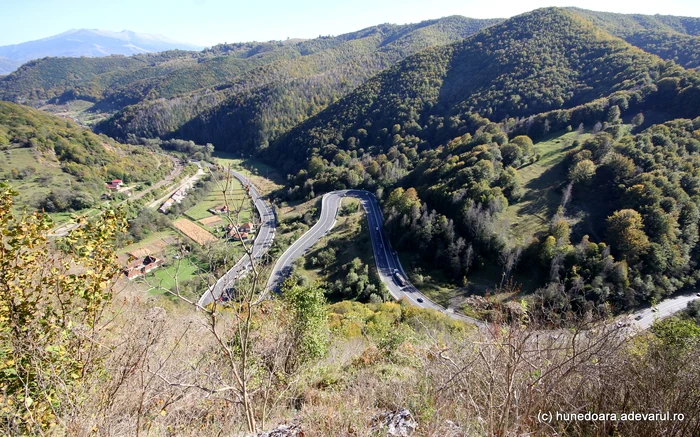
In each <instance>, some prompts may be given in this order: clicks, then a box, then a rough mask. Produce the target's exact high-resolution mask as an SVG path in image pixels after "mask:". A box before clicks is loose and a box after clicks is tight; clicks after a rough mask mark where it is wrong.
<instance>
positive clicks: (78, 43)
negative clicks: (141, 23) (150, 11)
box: [0, 29, 203, 74]
mask: <svg viewBox="0 0 700 437" xmlns="http://www.w3.org/2000/svg"><path fill="white" fill-rule="evenodd" d="M202 48H203V47H201V46H197V45H194V44H188V43H184V42H180V41H175V40H172V39H169V38H166V37H164V36H161V35H151V34H147V33H136V32H132V31H130V30H122V31H121V32H110V31H107V30H98V29H71V30H69V31H67V32H63V33H61V34H59V35H54V36H50V37H48V38H42V39H38V40H36V41H28V42H24V43H20V44H13V45H8V46H1V47H0V74H8V73H11V72H12V71H14V70H16V69H17V68H19V66H20V65H22V64H24V63H25V62H29V61H31V60H34V59H40V58H44V57H46V56H55V57H59V56H63V57H72V58H77V57H81V56H89V57H101V56H109V55H126V56H129V55H136V54H139V53H152V52H162V51H166V50H173V49H181V50H201V49H202Z"/></svg>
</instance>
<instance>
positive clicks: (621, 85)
mask: <svg viewBox="0 0 700 437" xmlns="http://www.w3.org/2000/svg"><path fill="white" fill-rule="evenodd" d="M662 75H673V76H682V75H686V76H687V73H685V72H679V71H676V70H673V69H672V68H671V67H669V66H667V65H666V64H665V63H664V62H663V61H662V60H661V59H659V58H657V57H655V56H653V55H650V54H647V53H645V52H643V51H641V50H639V49H636V48H634V47H632V46H630V45H629V44H627V43H625V42H624V41H622V40H620V39H617V38H615V37H612V36H611V35H609V34H607V33H605V32H603V31H601V30H600V29H598V28H596V27H594V26H593V25H592V24H591V23H590V22H588V21H585V20H583V19H581V18H579V17H578V16H576V15H575V14H573V13H571V12H568V11H565V10H561V9H542V10H538V11H534V12H531V13H528V14H525V15H522V16H519V17H516V18H513V19H510V20H508V21H506V22H504V23H502V24H499V25H496V26H493V27H490V28H488V29H485V30H484V31H482V32H480V33H478V34H476V35H474V36H473V37H471V38H467V39H466V40H464V41H463V42H457V43H454V44H451V45H448V46H443V47H437V48H434V49H429V50H426V51H423V52H421V53H419V54H417V55H415V56H411V57H409V58H407V59H406V60H404V61H402V62H400V63H399V64H397V65H395V66H394V67H392V68H391V69H389V70H387V71H385V72H383V73H381V74H380V75H378V76H376V77H374V78H372V79H371V80H369V81H368V82H367V83H366V84H365V85H363V86H362V87H360V88H359V89H358V90H357V91H356V92H354V93H352V94H351V95H349V96H348V97H346V98H344V99H342V100H341V101H339V102H338V103H336V104H334V105H333V106H331V107H330V108H329V109H328V110H326V111H324V112H323V113H321V114H319V116H318V117H315V118H314V119H311V120H309V121H308V122H307V123H304V124H303V125H300V126H299V127H297V128H296V129H294V130H293V131H292V132H290V134H289V135H287V136H286V137H285V138H283V139H282V140H281V141H279V142H278V144H276V145H275V147H273V149H272V150H271V151H270V156H271V159H275V160H277V161H279V162H281V163H283V165H286V166H288V168H289V169H290V170H291V169H293V167H294V166H295V165H298V164H299V162H300V160H302V161H303V160H305V159H308V156H307V155H306V154H301V153H299V151H300V150H311V151H313V150H315V151H316V153H318V152H319V151H320V150H321V149H322V148H323V147H325V146H327V145H328V144H332V145H335V146H338V147H340V148H343V149H355V148H358V147H363V146H364V145H365V144H366V145H369V146H373V147H374V150H372V151H373V152H375V153H377V152H379V151H381V150H382V149H384V150H386V149H387V148H388V147H390V146H392V145H394V146H399V145H401V144H404V145H408V146H410V147H412V148H417V149H421V148H425V147H430V146H433V147H434V146H436V145H437V144H440V143H443V144H444V143H445V142H446V141H448V140H450V139H451V138H455V137H457V136H459V135H461V134H464V133H465V132H467V131H470V130H471V131H472V132H473V130H474V129H475V127H477V126H475V123H476V122H475V120H474V115H475V114H476V115H479V116H481V117H488V118H489V119H491V120H494V121H501V120H503V119H504V118H506V117H509V118H517V119H518V120H517V121H518V122H519V121H520V119H523V118H527V117H529V116H531V115H533V114H537V113H540V112H544V111H550V110H554V109H560V108H572V107H575V106H577V105H582V104H585V103H588V102H591V101H593V100H595V99H598V98H601V97H605V96H608V95H611V94H613V93H615V92H631V93H632V95H633V96H634V97H632V101H639V100H641V99H644V98H646V97H645V96H646V95H647V94H648V93H650V92H652V88H653V83H654V82H655V81H658V80H659V78H660V77H661V76H662ZM633 90H634V91H633ZM625 100H629V96H628V97H627V98H625ZM581 121H584V120H581ZM576 124H577V125H578V123H576ZM330 153H331V154H332V153H333V151H332V150H330ZM325 157H326V158H327V159H328V158H332V156H325Z"/></svg>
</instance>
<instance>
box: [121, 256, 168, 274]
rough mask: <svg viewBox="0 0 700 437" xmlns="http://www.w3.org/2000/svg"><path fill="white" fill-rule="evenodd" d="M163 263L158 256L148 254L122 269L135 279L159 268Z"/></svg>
mask: <svg viewBox="0 0 700 437" xmlns="http://www.w3.org/2000/svg"><path fill="white" fill-rule="evenodd" d="M162 265H163V260H162V259H160V258H156V257H154V256H151V255H147V256H144V257H143V258H139V259H137V260H134V261H132V262H131V263H129V265H127V266H126V267H124V270H122V271H123V272H124V274H125V275H126V277H127V278H129V279H134V278H136V277H138V276H141V275H145V274H146V273H148V272H150V271H151V270H153V269H155V268H158V267H160V266H162Z"/></svg>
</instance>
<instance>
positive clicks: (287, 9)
mask: <svg viewBox="0 0 700 437" xmlns="http://www.w3.org/2000/svg"><path fill="white" fill-rule="evenodd" d="M545 6H578V7H582V8H585V9H592V10H597V11H606V12H621V13H641V14H664V15H684V16H691V17H700V1H698V0H664V1H658V0H655V1H649V0H617V1H610V0H586V1H582V0H565V1H558V0H549V1H547V0H544V1H543V0H519V1H499V0H492V1H489V0H352V1H342V0H257V1H255V0H246V1H241V0H0V17H2V23H3V25H2V30H1V31H0V46H2V45H8V44H17V43H20V42H24V41H31V40H35V39H40V38H45V37H47V36H51V35H55V34H58V33H62V32H65V31H67V30H69V29H79V28H88V29H104V30H111V31H121V30H124V29H127V30H132V31H134V32H143V33H154V34H161V35H164V36H167V37H169V38H172V39H175V40H178V41H183V42H188V43H192V44H198V45H202V46H212V45H214V44H217V43H223V42H228V43H231V42H241V41H269V40H280V39H287V38H315V37H317V36H319V35H339V34H342V33H347V32H351V31H354V30H359V29H362V28H365V27H369V26H373V25H376V24H380V23H396V24H405V23H416V22H419V21H423V20H429V19H434V18H440V17H445V16H448V15H463V16H466V17H472V18H507V17H511V16H513V15H518V14H521V13H523V12H527V11H530V10H532V9H536V8H539V7H545Z"/></svg>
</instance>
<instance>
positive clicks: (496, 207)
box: [266, 8, 700, 314]
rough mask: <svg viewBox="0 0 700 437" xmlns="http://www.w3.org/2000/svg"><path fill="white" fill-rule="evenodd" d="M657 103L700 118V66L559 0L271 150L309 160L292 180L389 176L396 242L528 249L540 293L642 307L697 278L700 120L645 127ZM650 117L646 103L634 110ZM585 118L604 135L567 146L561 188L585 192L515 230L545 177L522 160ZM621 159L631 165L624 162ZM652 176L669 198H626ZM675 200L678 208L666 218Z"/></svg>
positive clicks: (408, 70)
mask: <svg viewBox="0 0 700 437" xmlns="http://www.w3.org/2000/svg"><path fill="white" fill-rule="evenodd" d="M639 113H646V114H647V115H648V116H649V117H652V118H654V119H655V120H657V122H658V120H663V119H666V120H670V119H674V118H679V117H686V118H689V119H692V118H695V117H697V116H698V115H700V76H699V75H698V74H697V73H694V72H692V71H687V70H684V69H682V68H680V67H679V66H677V65H675V64H673V63H668V62H665V61H663V60H661V59H660V58H658V57H656V56H654V55H651V54H649V53H646V52H643V51H642V50H640V49H638V48H635V47H633V46H631V45H629V44H628V43H626V42H624V41H622V40H620V39H618V38H616V37H613V36H611V35H610V34H608V33H606V32H604V31H602V30H600V29H599V28H596V27H595V26H593V25H592V24H591V23H590V22H588V21H586V20H584V19H582V18H581V17H580V16H578V15H576V14H574V13H572V12H570V11H567V10H562V9H555V8H550V9H542V10H537V11H534V12H531V13H527V14H524V15H522V16H518V17H515V18H513V19H510V20H507V21H505V22H504V23H501V24H498V25H495V26H492V27H490V28H488V29H485V30H483V31H481V32H479V33H478V34H476V35H474V36H472V37H470V38H467V39H466V40H464V41H462V42H458V43H454V44H451V45H448V46H443V47H437V48H434V49H429V50H426V51H423V52H421V53H419V54H416V55H414V56H410V57H408V58H407V59H405V60H404V61H402V62H399V63H398V64H397V65H395V66H394V67H392V68H390V69H388V70H386V71H384V72H382V73H381V74H379V75H378V76H376V77H374V78H372V79H370V80H369V81H367V83H366V84H364V85H363V86H361V87H360V88H358V89H357V90H356V91H355V92H353V93H351V94H350V95H348V96H347V97H346V98H344V99H341V100H340V101H338V102H337V103H335V104H333V105H331V106H330V107H329V108H328V109H326V110H324V111H322V112H321V113H320V114H318V115H317V116H316V117H313V118H311V119H310V120H308V121H307V122H305V123H303V124H301V125H300V126H298V127H296V128H294V129H293V130H292V131H290V133H289V134H287V135H285V136H283V137H282V138H281V140H280V141H278V142H276V143H275V144H273V145H272V147H270V149H269V150H267V151H266V152H267V153H266V156H267V157H268V159H269V160H270V162H277V163H279V164H280V166H282V167H283V168H284V169H285V170H286V171H288V172H290V173H295V174H296V175H295V177H294V178H293V179H292V184H291V187H290V188H289V189H288V190H287V191H286V192H285V193H283V195H284V196H286V197H291V198H294V197H310V196H313V195H316V194H317V193H319V192H324V191H327V190H331V189H337V188H354V187H363V188H368V189H372V190H378V192H379V194H380V195H382V196H383V197H384V210H385V215H386V220H387V224H388V228H389V232H390V234H391V235H392V240H393V241H394V242H395V243H396V245H397V246H398V247H399V248H400V249H406V250H410V251H415V249H416V247H417V248H418V249H419V253H421V259H423V260H424V262H425V263H427V264H430V265H432V266H433V268H435V269H439V270H443V271H444V273H445V274H446V275H448V276H450V277H452V278H453V280H454V281H455V282H463V283H466V281H467V278H468V277H469V276H470V275H471V274H473V273H475V272H479V271H482V274H483V270H484V269H485V268H486V266H499V267H498V268H499V269H502V273H503V277H504V278H505V277H510V275H511V274H513V273H516V272H517V269H516V265H517V264H518V260H519V259H521V258H526V259H523V261H522V263H521V264H522V265H527V266H528V268H527V269H526V270H525V271H526V272H527V273H525V277H526V278H527V279H528V281H532V282H534V283H536V284H539V285H547V284H549V285H547V286H546V287H544V288H542V290H541V292H540V294H538V296H540V299H541V303H542V307H543V308H544V307H547V308H556V310H555V314H563V313H565V312H566V311H570V310H575V311H576V312H578V311H586V310H587V309H590V308H592V307H593V306H596V305H604V304H606V303H607V304H609V303H613V304H615V305H616V307H617V308H627V307H631V306H634V305H636V304H638V303H639V302H646V301H649V300H650V299H652V298H654V297H656V298H658V297H660V296H663V295H666V294H668V293H671V292H673V291H675V290H678V289H681V288H684V287H687V286H689V285H692V284H694V283H695V281H696V279H697V278H696V277H695V275H694V273H692V272H693V271H694V266H695V263H696V262H697V260H696V258H695V255H694V253H695V252H696V243H697V229H696V228H697V220H695V219H692V218H689V217H691V216H693V214H695V212H694V211H696V210H697V208H698V205H697V203H696V202H695V201H694V200H691V199H694V198H695V197H694V196H695V195H694V190H695V188H694V182H693V181H694V178H695V170H694V169H695V166H696V163H695V159H696V151H695V147H696V146H697V144H699V143H698V138H696V137H697V135H696V133H697V126H696V125H697V124H698V120H697V119H696V120H695V121H692V122H691V121H690V120H688V119H686V120H679V121H675V122H672V123H669V124H667V125H664V126H663V127H659V126H652V127H650V128H648V129H647V130H646V131H644V132H643V133H641V134H637V135H635V136H630V134H629V129H630V125H623V124H622V120H623V118H626V119H627V120H630V119H632V117H633V116H635V115H636V114H639ZM642 124H644V116H643V115H637V116H635V117H634V120H633V121H632V125H633V126H640V125H642ZM647 125H648V123H647ZM573 130H577V131H579V132H581V133H583V132H589V133H592V134H594V137H593V138H592V139H589V140H586V141H585V142H583V143H582V141H583V140H584V139H585V136H581V140H580V141H576V142H575V143H573V144H572V143H568V144H566V145H565V147H567V150H569V153H570V154H572V156H571V157H570V158H567V159H568V161H566V163H567V164H565V165H569V164H568V163H571V164H570V165H571V169H570V170H569V171H568V174H569V177H570V181H571V186H569V187H568V188H567V185H568V184H569V181H568V180H567V176H566V175H567V172H564V174H563V175H562V177H561V179H559V180H558V182H554V184H553V185H552V188H551V190H552V196H553V197H554V198H559V199H563V198H564V197H566V198H567V199H566V200H561V202H562V205H563V206H562V207H560V208H557V205H556V204H555V205H554V208H553V211H552V212H546V211H545V212H544V214H547V215H548V216H545V217H542V215H539V216H538V218H537V220H540V221H541V220H544V221H545V224H543V225H541V226H539V227H538V228H537V229H538V230H537V231H535V232H534V233H533V234H530V235H527V234H526V235H522V234H518V235H511V234H510V232H509V231H508V228H509V226H510V223H509V222H508V220H507V219H505V212H506V210H507V209H508V207H509V206H510V205H518V202H521V201H522V200H523V196H524V194H526V193H527V192H528V191H529V190H530V188H529V186H524V185H523V183H522V177H521V175H520V171H521V170H522V169H526V168H527V167H528V166H532V165H534V163H536V162H538V160H539V159H540V150H541V148H540V147H539V146H538V144H537V141H538V140H540V139H541V138H543V137H546V136H548V135H551V134H552V133H553V132H560V134H559V135H561V132H567V131H573ZM533 140H535V141H534V142H533ZM654 145H656V146H658V145H666V146H668V147H663V149H662V150H661V149H659V150H653V148H652V149H649V147H653V146H654ZM553 153H558V154H562V155H563V154H564V152H557V151H555V152H553ZM612 169H614V170H612ZM550 170H551V171H554V170H553V169H551V168H550ZM618 171H619V172H622V174H624V175H623V176H620V175H618V176H614V175H613V176H611V175H610V173H611V172H612V173H615V172H618ZM645 172H648V174H644V173H645ZM623 180H624V182H625V183H627V184H629V185H628V186H623V185H622V184H623ZM643 181H648V182H643ZM652 181H653V182H652ZM681 181H682V182H681ZM640 184H641V185H640ZM644 184H646V185H644ZM637 185H640V186H639V187H637V188H631V187H633V186H637ZM648 186H653V187H656V188H653V189H654V190H657V191H658V192H657V191H654V192H655V193H657V194H655V196H657V197H652V198H649V197H644V196H642V197H640V202H641V203H639V204H635V205H634V206H633V207H630V208H625V207H624V206H625V205H627V204H628V203H629V202H631V201H632V196H631V194H632V191H635V190H639V191H645V190H650V189H652V188H649V187H648ZM606 187H618V188H617V189H613V190H612V191H609V190H610V189H609V188H606ZM645 187H646V188H645ZM626 189H630V190H632V191H629V192H626V191H625V190H626ZM606 190H608V191H606ZM620 190H621V191H620ZM564 191H567V192H568V194H566V195H562V194H560V193H562V192H564ZM572 192H573V199H574V201H573V203H571V204H569V205H568V206H569V208H570V209H569V210H568V211H569V212H570V213H571V215H570V216H568V215H567V210H566V206H567V203H569V202H570V201H571V196H572ZM604 192H607V193H609V194H606V195H605V196H603V195H601V194H602V193H604ZM543 193H545V194H546V192H543ZM587 193H588V194H587ZM661 193H666V194H661ZM546 195H549V194H546ZM567 196H568V197H567ZM586 196H590V197H589V198H588V199H589V200H588V201H586V200H585V199H586ZM664 196H666V197H669V198H670V199H668V200H667V201H666V202H665V203H664V202H662V199H663V198H664ZM671 199H672V200H671ZM557 202H559V201H558V200H557ZM659 202H661V203H664V204H665V205H666V209H663V207H661V206H659V205H660V204H661V203H659ZM524 211H527V209H525V210H524ZM630 211H632V212H630ZM661 211H664V212H661ZM672 211H676V213H675V214H676V215H675V216H671V217H675V218H674V219H662V218H660V217H662V216H663V214H672ZM537 213H539V212H537ZM526 214H531V215H534V214H536V213H535V212H532V213H527V212H526ZM518 219H519V220H527V217H522V214H521V217H519V218H518ZM533 219H534V216H533ZM659 220H660V221H661V222H660V223H658V221H659ZM547 223H548V224H547ZM658 227H661V228H663V229H666V231H663V230H662V231H659V229H660V228H659V229H657V228H658ZM572 229H573V230H572ZM669 229H674V230H678V231H674V232H671V231H669ZM679 233H680V234H679ZM652 235H653V237H652ZM680 235H683V236H680ZM654 238H655V239H656V240H653V239H654ZM629 240H634V242H630V241H629ZM579 241H581V243H579ZM594 241H595V243H593V242H594ZM589 244H592V248H587V247H588V245H589ZM593 247H595V250H593ZM533 266H540V267H538V268H533ZM583 266H586V267H585V268H584V267H583ZM553 290H554V291H553ZM567 293H573V294H570V295H569V296H567V297H562V296H564V295H566V294H567ZM557 299H558V300H557Z"/></svg>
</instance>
